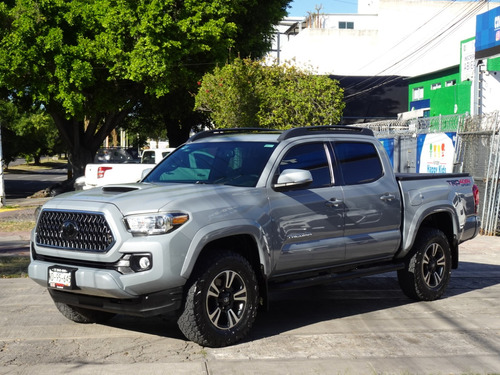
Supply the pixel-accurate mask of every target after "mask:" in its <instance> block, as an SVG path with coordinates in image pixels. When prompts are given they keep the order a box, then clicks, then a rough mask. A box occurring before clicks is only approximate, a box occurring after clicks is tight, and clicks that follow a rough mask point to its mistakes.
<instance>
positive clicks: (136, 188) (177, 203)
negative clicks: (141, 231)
mask: <svg viewBox="0 0 500 375" xmlns="http://www.w3.org/2000/svg"><path fill="white" fill-rule="evenodd" d="M248 189H249V188H241V187H234V186H229V185H204V184H200V185H197V184H178V183H175V184H172V183H170V184H149V183H134V184H119V185H107V186H104V187H100V188H95V189H91V190H83V191H75V192H70V193H66V194H61V195H58V196H56V197H54V198H52V199H51V200H50V201H49V202H50V206H56V207H57V206H60V204H61V203H63V204H64V205H68V204H71V202H72V203H73V204H74V205H78V206H82V205H83V206H88V207H100V206H102V205H103V204H112V205H114V206H116V207H117V208H118V209H119V210H120V212H121V213H122V214H123V215H130V214H134V213H139V212H158V211H162V210H168V209H177V210H178V209H189V207H186V206H190V205H191V202H194V201H195V200H198V202H199V201H200V199H201V200H210V197H214V195H216V196H217V197H219V198H220V197H221V196H225V197H227V198H229V197H231V196H234V195H239V194H242V193H243V194H244V193H245V192H247V190H248ZM252 189H254V188H252ZM230 200H231V201H232V202H233V203H234V197H233V199H230Z"/></svg>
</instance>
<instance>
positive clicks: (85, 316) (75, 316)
mask: <svg viewBox="0 0 500 375" xmlns="http://www.w3.org/2000/svg"><path fill="white" fill-rule="evenodd" d="M54 303H55V305H56V307H57V309H58V310H59V311H60V312H61V314H63V315H64V316H65V317H66V318H68V319H69V320H72V321H73V322H76V323H104V322H106V321H108V320H109V319H111V318H112V317H114V316H115V314H113V313H109V312H105V311H97V310H90V309H85V308H83V307H78V306H71V305H67V304H65V303H61V302H54Z"/></svg>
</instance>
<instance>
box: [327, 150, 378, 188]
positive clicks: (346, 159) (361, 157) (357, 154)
mask: <svg viewBox="0 0 500 375" xmlns="http://www.w3.org/2000/svg"><path fill="white" fill-rule="evenodd" d="M334 150H335V157H336V159H337V163H338V167H339V169H340V173H341V174H342V177H343V179H344V184H345V185H358V184H366V183H368V182H373V181H376V180H378V179H379V178H380V177H382V175H383V174H384V170H383V168H382V164H381V163H380V157H379V155H378V152H377V149H376V148H375V146H374V145H373V144H371V143H364V142H335V143H334Z"/></svg>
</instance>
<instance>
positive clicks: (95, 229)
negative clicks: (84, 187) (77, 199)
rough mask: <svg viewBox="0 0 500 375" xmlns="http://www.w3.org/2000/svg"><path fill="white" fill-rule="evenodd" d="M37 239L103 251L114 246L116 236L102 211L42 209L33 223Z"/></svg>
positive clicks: (46, 243) (49, 244) (48, 243)
mask: <svg viewBox="0 0 500 375" xmlns="http://www.w3.org/2000/svg"><path fill="white" fill-rule="evenodd" d="M36 243H37V245H40V246H47V247H54V248H59V249H67V250H79V251H91V252H101V253H104V252H106V251H108V250H109V249H110V248H111V247H112V246H113V244H114V243H115V239H114V236H113V233H112V232H111V228H110V227H109V225H108V223H107V221H106V218H105V217H104V215H103V214H96V213H89V212H70V211H61V210H44V211H42V212H41V215H40V218H39V219H38V223H37V226H36Z"/></svg>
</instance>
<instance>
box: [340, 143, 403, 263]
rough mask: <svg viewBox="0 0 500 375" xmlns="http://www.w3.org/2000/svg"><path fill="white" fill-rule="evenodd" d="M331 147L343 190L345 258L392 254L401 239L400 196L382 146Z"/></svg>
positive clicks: (358, 144)
mask: <svg viewBox="0 0 500 375" xmlns="http://www.w3.org/2000/svg"><path fill="white" fill-rule="evenodd" d="M332 146H333V151H334V159H335V163H334V165H335V172H336V175H337V179H338V180H340V183H341V185H342V187H343V193H344V209H345V213H344V215H345V227H344V236H345V241H346V260H349V261H351V260H354V261H356V260H363V259H374V258H375V259H376V258H381V259H383V258H386V257H390V256H392V255H393V254H394V252H395V251H396V250H397V249H398V247H399V243H400V239H401V234H400V225H401V197H400V194H399V189H398V186H397V184H396V181H395V179H394V178H393V177H392V176H393V174H392V171H385V170H384V165H383V164H382V162H381V159H380V155H379V153H380V152H383V150H382V147H379V148H377V147H376V146H375V145H374V144H373V143H371V142H369V141H358V140H352V141H336V142H333V143H332ZM389 172H390V173H389Z"/></svg>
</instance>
